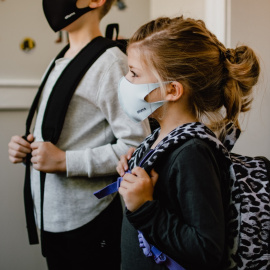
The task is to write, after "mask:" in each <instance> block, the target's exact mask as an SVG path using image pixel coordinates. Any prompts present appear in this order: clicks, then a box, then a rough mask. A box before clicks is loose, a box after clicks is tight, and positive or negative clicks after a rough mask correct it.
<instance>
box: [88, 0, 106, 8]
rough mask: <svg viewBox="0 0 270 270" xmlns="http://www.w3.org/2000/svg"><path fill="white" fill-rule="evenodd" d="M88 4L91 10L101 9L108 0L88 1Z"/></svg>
mask: <svg viewBox="0 0 270 270" xmlns="http://www.w3.org/2000/svg"><path fill="white" fill-rule="evenodd" d="M88 2H89V4H88V6H89V7H90V8H99V7H101V6H103V5H104V4H105V2H106V0H88Z"/></svg>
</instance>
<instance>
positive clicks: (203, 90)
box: [128, 16, 260, 132]
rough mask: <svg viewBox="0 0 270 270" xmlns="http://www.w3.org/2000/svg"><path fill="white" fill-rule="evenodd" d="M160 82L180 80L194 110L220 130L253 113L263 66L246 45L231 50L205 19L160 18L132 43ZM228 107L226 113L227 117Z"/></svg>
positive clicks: (142, 31) (210, 125) (146, 26)
mask: <svg viewBox="0 0 270 270" xmlns="http://www.w3.org/2000/svg"><path fill="white" fill-rule="evenodd" d="M131 47H132V48H136V49H138V50H139V51H140V54H141V56H142V58H143V60H144V62H145V63H146V64H147V66H148V67H149V68H150V69H151V70H152V71H153V73H154V74H155V75H156V76H157V78H158V80H159V81H179V82H180V83H182V85H183V86H184V88H185V89H186V90H187V91H188V93H189V101H190V105H191V109H192V112H193V113H194V115H196V117H197V118H198V119H199V120H200V121H202V122H205V124H207V125H208V126H209V127H210V128H211V129H212V130H213V131H216V132H221V131H222V129H223V128H224V127H225V125H226V124H227V123H229V122H233V123H234V124H236V125H237V126H238V127H239V128H240V126H239V122H238V117H239V114H240V113H241V112H246V111H248V110H249V109H250V105H251V102H252V95H251V94H252V87H253V86H254V85H255V84H256V83H257V81H258V77H259V73H260V66H259V61H258V58H257V57H256V55H255V53H254V51H253V50H252V49H251V48H249V47H247V46H239V47H236V48H235V49H226V47H225V46H224V45H223V44H222V43H221V42H219V41H218V39H217V38H216V36H215V35H214V34H212V33H211V32H210V31H208V30H207V28H206V26H205V24H204V22H203V21H201V20H194V19H191V18H187V19H184V18H183V16H181V17H177V18H172V19H171V18H167V17H163V18H158V19H156V20H153V21H151V22H149V23H147V24H145V25H143V26H142V27H140V28H139V29H138V30H137V31H136V33H135V34H134V35H133V36H132V38H131V39H130V41H129V46H128V48H131ZM224 108H225V113H224Z"/></svg>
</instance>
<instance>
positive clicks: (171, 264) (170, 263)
mask: <svg viewBox="0 0 270 270" xmlns="http://www.w3.org/2000/svg"><path fill="white" fill-rule="evenodd" d="M138 238H139V243H140V248H142V250H143V253H144V255H145V256H146V257H152V256H153V257H154V260H155V262H156V263H157V264H162V263H163V264H164V265H166V267H167V268H168V269H170V270H185V268H183V267H182V266H181V265H180V264H178V263H177V262H176V261H174V260H173V259H172V258H170V257H169V256H168V255H166V254H164V253H163V252H161V251H160V250H159V249H157V248H156V247H155V246H153V245H151V244H149V243H148V242H147V241H146V239H145V238H144V236H143V233H142V232H140V231H138Z"/></svg>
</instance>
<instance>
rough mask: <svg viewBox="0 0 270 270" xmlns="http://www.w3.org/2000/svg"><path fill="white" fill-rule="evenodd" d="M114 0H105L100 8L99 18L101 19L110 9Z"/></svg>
mask: <svg viewBox="0 0 270 270" xmlns="http://www.w3.org/2000/svg"><path fill="white" fill-rule="evenodd" d="M114 2H115V0H106V2H105V3H104V5H103V6H102V7H101V10H100V19H102V18H103V17H104V16H105V15H106V14H107V13H108V12H109V11H110V9H111V7H112V5H113V3H114Z"/></svg>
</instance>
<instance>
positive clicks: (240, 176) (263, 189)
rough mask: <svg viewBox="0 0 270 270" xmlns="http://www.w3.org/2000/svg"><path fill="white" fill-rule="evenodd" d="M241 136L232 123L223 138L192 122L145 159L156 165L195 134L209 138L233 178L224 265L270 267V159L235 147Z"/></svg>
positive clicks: (143, 147) (140, 150)
mask: <svg viewBox="0 0 270 270" xmlns="http://www.w3.org/2000/svg"><path fill="white" fill-rule="evenodd" d="M158 132H159V129H156V130H155V131H154V132H153V133H152V134H151V135H149V136H148V138H146V139H145V140H144V141H143V143H142V144H141V145H140V146H139V147H138V148H137V150H136V151H135V152H134V154H133V157H132V158H131V160H130V161H129V168H133V167H134V166H135V165H136V164H137V166H138V161H139V160H140V158H141V156H142V155H143V153H144V152H145V150H146V149H148V148H149V146H150V145H151V144H152V143H153V142H154V141H155V140H156V137H157V134H158ZM239 136H240V130H239V129H237V128H235V127H234V126H233V125H232V124H229V125H228V126H227V127H226V132H225V135H224V136H223V137H224V139H223V140H222V142H221V141H220V140H219V139H217V137H216V136H215V134H214V133H213V132H212V131H211V130H210V129H208V128H207V127H206V126H205V125H203V124H202V123H199V122H197V123H189V124H185V125H182V126H179V127H178V128H176V129H174V130H173V131H172V132H171V133H170V134H168V135H167V137H166V138H165V139H164V140H163V143H162V144H159V145H158V146H157V147H156V148H155V151H154V153H153V154H152V155H151V157H150V158H149V159H147V161H146V162H145V165H144V166H143V167H144V169H145V170H147V171H149V168H151V167H153V165H154V163H155V162H156V160H157V159H158V158H161V157H162V153H163V152H166V151H168V150H169V149H170V148H174V147H176V145H179V144H183V143H184V142H186V141H188V140H189V139H191V138H199V139H202V140H204V141H206V142H207V143H208V144H209V145H210V146H211V147H212V148H213V149H216V150H217V151H218V153H219V155H220V156H222V159H221V160H222V162H224V164H226V165H224V167H225V168H226V171H228V179H229V181H230V183H229V185H227V186H229V187H230V188H229V191H228V196H227V197H229V199H228V200H229V209H228V211H227V212H228V213H227V216H228V224H227V227H228V235H229V239H228V256H227V260H226V262H225V263H224V264H225V265H224V269H233V270H240V269H241V270H243V269H245V270H246V269H254V270H265V269H269V270H270V185H269V180H270V161H269V160H268V159H267V158H265V157H255V158H253V157H248V156H243V155H239V154H235V153H231V150H232V148H233V146H234V144H235V142H236V140H237V139H238V138H239Z"/></svg>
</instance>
